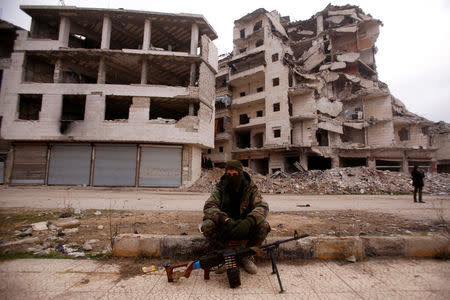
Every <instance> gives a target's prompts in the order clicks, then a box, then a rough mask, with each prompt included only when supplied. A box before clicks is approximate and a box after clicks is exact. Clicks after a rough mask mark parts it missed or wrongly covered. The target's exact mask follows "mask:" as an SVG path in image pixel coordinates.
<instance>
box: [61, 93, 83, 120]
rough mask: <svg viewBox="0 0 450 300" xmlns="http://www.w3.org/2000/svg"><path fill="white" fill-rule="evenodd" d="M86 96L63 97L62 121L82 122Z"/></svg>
mask: <svg viewBox="0 0 450 300" xmlns="http://www.w3.org/2000/svg"><path fill="white" fill-rule="evenodd" d="M85 105H86V95H63V107H62V115H61V120H62V121H77V120H84V109H85Z"/></svg>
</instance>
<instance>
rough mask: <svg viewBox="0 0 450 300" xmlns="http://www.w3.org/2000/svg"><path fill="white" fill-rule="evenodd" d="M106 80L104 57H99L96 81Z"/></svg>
mask: <svg viewBox="0 0 450 300" xmlns="http://www.w3.org/2000/svg"><path fill="white" fill-rule="evenodd" d="M105 82H106V64H105V58H104V57H102V58H100V63H99V65H98V74H97V83H99V84H103V83H105Z"/></svg>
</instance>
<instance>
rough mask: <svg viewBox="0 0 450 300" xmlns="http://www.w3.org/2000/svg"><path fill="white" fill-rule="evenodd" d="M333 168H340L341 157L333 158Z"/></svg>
mask: <svg viewBox="0 0 450 300" xmlns="http://www.w3.org/2000/svg"><path fill="white" fill-rule="evenodd" d="M331 168H332V169H334V168H339V156H336V157H332V158H331Z"/></svg>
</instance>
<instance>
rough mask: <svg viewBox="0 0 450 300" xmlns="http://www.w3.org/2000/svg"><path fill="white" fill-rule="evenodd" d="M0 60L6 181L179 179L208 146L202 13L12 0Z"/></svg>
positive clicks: (208, 35)
mask: <svg viewBox="0 0 450 300" xmlns="http://www.w3.org/2000/svg"><path fill="white" fill-rule="evenodd" d="M21 9H22V10H23V11H24V12H25V13H27V14H28V15H29V16H31V18H32V24H31V29H30V32H28V31H25V30H17V31H16V33H15V34H16V35H17V37H15V41H14V50H13V52H12V54H11V57H10V58H9V59H10V67H9V68H7V69H4V70H3V71H2V75H3V80H2V89H1V95H0V97H1V98H0V115H1V118H2V122H1V137H2V138H3V139H4V140H5V141H7V142H10V143H11V149H10V150H9V154H8V164H7V165H6V175H5V181H6V182H7V183H10V184H44V185H86V186H143V187H159V186H172V187H178V186H184V185H189V184H190V183H192V182H194V181H195V180H196V179H197V178H198V177H199V176H200V172H201V168H200V162H201V153H202V151H203V149H207V148H212V147H214V135H213V132H214V130H213V129H214V99H215V89H214V83H215V75H216V73H217V68H218V66H217V49H216V47H215V46H214V44H213V43H212V40H214V39H216V38H217V34H216V32H215V31H214V30H213V28H212V27H211V26H210V25H209V24H208V22H207V21H206V19H205V18H204V17H203V16H201V15H194V14H168V13H156V12H146V11H132V10H124V9H94V8H77V7H74V6H21Z"/></svg>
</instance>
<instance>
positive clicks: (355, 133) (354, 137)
mask: <svg viewBox="0 0 450 300" xmlns="http://www.w3.org/2000/svg"><path fill="white" fill-rule="evenodd" d="M364 137H365V135H364V130H363V129H355V128H351V127H347V126H343V134H342V135H341V141H342V142H343V143H358V144H362V145H365V138H364Z"/></svg>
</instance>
